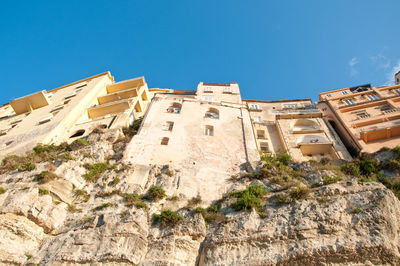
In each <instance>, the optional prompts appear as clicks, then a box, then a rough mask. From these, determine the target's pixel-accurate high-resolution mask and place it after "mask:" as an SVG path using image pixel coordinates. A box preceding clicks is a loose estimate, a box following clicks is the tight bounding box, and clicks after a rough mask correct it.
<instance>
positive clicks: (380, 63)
mask: <svg viewBox="0 0 400 266" xmlns="http://www.w3.org/2000/svg"><path fill="white" fill-rule="evenodd" d="M369 59H370V60H371V61H372V63H373V64H374V65H375V66H377V67H378V68H383V69H388V68H390V60H389V59H388V58H387V57H386V56H384V55H383V54H382V53H379V54H377V55H375V56H370V57H369Z"/></svg>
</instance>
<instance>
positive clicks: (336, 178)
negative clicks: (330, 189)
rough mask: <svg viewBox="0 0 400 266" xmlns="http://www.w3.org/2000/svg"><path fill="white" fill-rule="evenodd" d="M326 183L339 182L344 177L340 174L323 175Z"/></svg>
mask: <svg viewBox="0 0 400 266" xmlns="http://www.w3.org/2000/svg"><path fill="white" fill-rule="evenodd" d="M322 179H323V182H324V185H329V184H333V183H337V182H339V181H341V180H342V178H341V177H340V176H333V177H331V176H329V175H326V174H325V175H323V177H322Z"/></svg>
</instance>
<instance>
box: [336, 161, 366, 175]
mask: <svg viewBox="0 0 400 266" xmlns="http://www.w3.org/2000/svg"><path fill="white" fill-rule="evenodd" d="M340 170H341V171H342V172H343V173H345V174H347V175H353V176H359V175H360V174H361V171H360V167H359V166H358V164H356V163H355V162H349V163H345V164H343V165H342V166H341V167H340Z"/></svg>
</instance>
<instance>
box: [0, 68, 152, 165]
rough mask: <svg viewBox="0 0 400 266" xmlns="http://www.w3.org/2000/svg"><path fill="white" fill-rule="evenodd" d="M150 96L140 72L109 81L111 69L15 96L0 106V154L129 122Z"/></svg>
mask: <svg viewBox="0 0 400 266" xmlns="http://www.w3.org/2000/svg"><path fill="white" fill-rule="evenodd" d="M150 100H151V94H150V93H149V91H148V87H147V83H146V81H145V79H144V78H143V77H141V78H136V79H131V80H126V81H122V82H114V78H113V77H112V76H111V74H110V72H105V73H102V74H98V75H95V76H92V77H89V78H86V79H82V80H79V81H76V82H73V83H70V84H67V85H64V86H61V87H58V88H55V89H51V90H48V91H45V90H43V91H40V92H36V93H33V94H31V95H27V96H24V97H21V98H18V99H15V100H13V101H11V102H10V103H7V104H5V105H3V106H1V107H0V157H4V156H5V155H8V154H22V153H24V152H26V151H28V150H31V149H32V147H34V146H35V145H36V144H37V143H44V144H49V143H61V142H64V141H68V142H71V141H73V140H75V139H76V138H79V137H82V136H85V135H87V134H88V133H90V132H91V130H93V129H94V128H95V127H102V128H112V127H120V126H128V125H129V123H130V122H132V121H133V120H135V119H136V118H138V117H140V116H143V114H144V112H145V111H146V109H147V106H148V104H149V102H150Z"/></svg>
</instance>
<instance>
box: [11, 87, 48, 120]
mask: <svg viewBox="0 0 400 266" xmlns="http://www.w3.org/2000/svg"><path fill="white" fill-rule="evenodd" d="M49 103H50V100H49V98H48V96H47V94H46V92H45V91H40V92H36V93H33V94H30V95H27V96H25V97H22V98H18V99H15V100H13V101H11V102H10V105H11V107H12V108H13V109H14V112H15V113H16V114H17V115H19V114H24V113H29V112H32V110H35V109H38V108H41V107H44V106H47V105H49Z"/></svg>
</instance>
